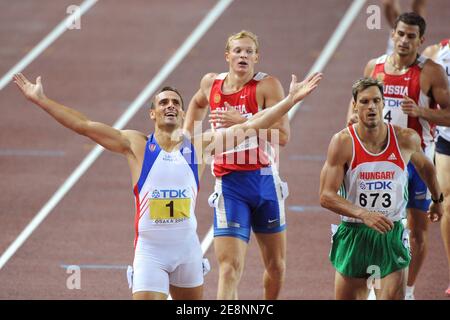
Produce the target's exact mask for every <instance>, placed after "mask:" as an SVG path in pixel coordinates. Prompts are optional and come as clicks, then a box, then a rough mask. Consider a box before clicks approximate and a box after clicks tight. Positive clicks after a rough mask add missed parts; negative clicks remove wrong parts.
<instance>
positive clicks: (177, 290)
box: [170, 285, 203, 300]
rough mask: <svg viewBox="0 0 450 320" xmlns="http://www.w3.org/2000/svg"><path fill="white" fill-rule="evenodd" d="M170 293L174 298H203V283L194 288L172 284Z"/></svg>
mask: <svg viewBox="0 0 450 320" xmlns="http://www.w3.org/2000/svg"><path fill="white" fill-rule="evenodd" d="M170 295H171V296H172V298H173V299H174V300H201V299H202V298H203V285H200V286H197V287H193V288H183V287H177V286H174V285H170Z"/></svg>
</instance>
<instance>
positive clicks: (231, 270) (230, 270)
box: [219, 256, 244, 281]
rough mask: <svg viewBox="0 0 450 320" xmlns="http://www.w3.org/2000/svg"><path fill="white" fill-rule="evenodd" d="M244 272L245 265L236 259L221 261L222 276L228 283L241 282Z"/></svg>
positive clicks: (230, 258)
mask: <svg viewBox="0 0 450 320" xmlns="http://www.w3.org/2000/svg"><path fill="white" fill-rule="evenodd" d="M243 270H244V263H243V261H241V260H240V259H238V258H236V257H232V256H231V257H228V258H222V259H221V260H219V272H220V276H221V277H223V278H225V279H227V281H239V279H240V278H241V275H242V272H243Z"/></svg>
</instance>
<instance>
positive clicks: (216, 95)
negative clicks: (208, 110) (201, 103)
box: [214, 93, 220, 103]
mask: <svg viewBox="0 0 450 320" xmlns="http://www.w3.org/2000/svg"><path fill="white" fill-rule="evenodd" d="M219 102H220V94H219V93H216V94H215V95H214V103H219Z"/></svg>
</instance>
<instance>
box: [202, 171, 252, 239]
mask: <svg viewBox="0 0 450 320" xmlns="http://www.w3.org/2000/svg"><path fill="white" fill-rule="evenodd" d="M246 188H249V187H248V186H247V187H246V184H245V179H243V178H242V177H241V176H240V174H239V175H238V174H233V173H231V174H229V175H226V176H224V177H222V178H218V179H216V185H215V187H214V193H213V195H212V196H211V197H213V196H214V197H215V199H214V237H235V238H239V239H241V240H243V241H245V242H248V241H249V240H250V232H251V222H250V219H251V212H252V210H251V203H249V202H251V199H248V197H246V194H251V193H252V192H250V191H248V190H247V191H246V190H245V189H246ZM211 197H210V198H211Z"/></svg>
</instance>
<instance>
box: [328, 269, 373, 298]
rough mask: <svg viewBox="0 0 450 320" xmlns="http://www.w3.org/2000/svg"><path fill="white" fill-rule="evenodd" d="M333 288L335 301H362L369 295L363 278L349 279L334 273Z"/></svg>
mask: <svg viewBox="0 0 450 320" xmlns="http://www.w3.org/2000/svg"><path fill="white" fill-rule="evenodd" d="M334 286H335V288H334V293H335V298H336V300H364V299H367V297H368V295H369V289H368V286H367V280H366V279H365V278H350V277H346V276H344V275H342V274H341V273H339V272H337V271H336V273H335V278H334Z"/></svg>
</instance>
